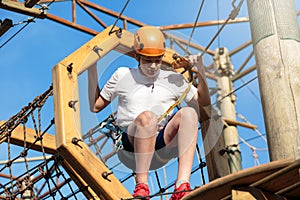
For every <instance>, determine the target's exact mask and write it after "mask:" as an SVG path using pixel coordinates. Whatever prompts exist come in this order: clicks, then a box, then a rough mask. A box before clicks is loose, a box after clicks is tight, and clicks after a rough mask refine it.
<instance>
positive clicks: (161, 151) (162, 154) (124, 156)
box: [118, 127, 178, 170]
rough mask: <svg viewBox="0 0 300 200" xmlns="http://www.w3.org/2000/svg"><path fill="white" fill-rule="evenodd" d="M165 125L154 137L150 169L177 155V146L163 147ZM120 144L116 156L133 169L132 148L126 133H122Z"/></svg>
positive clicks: (162, 164)
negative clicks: (120, 146) (153, 151)
mask: <svg viewBox="0 0 300 200" xmlns="http://www.w3.org/2000/svg"><path fill="white" fill-rule="evenodd" d="M164 131H165V127H164V128H163V129H162V130H160V131H159V133H158V135H157V137H156V143H155V153H154V155H153V158H152V161H151V165H150V170H154V169H158V168H160V167H162V166H164V165H165V164H167V163H168V162H169V160H171V159H172V158H175V157H177V155H178V150H177V147H174V148H172V149H167V148H164V147H165V146H166V143H165V141H164ZM122 145H123V149H122V150H119V151H118V157H119V159H120V161H121V162H122V163H123V164H124V165H125V166H127V167H128V168H130V169H133V170H135V157H134V153H133V152H134V148H133V146H132V145H131V143H130V142H129V139H128V135H127V133H125V132H123V133H122Z"/></svg>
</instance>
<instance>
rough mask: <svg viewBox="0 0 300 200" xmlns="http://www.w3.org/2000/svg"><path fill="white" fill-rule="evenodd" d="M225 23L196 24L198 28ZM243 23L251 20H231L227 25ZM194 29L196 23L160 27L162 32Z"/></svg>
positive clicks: (221, 21) (243, 18)
mask: <svg viewBox="0 0 300 200" xmlns="http://www.w3.org/2000/svg"><path fill="white" fill-rule="evenodd" d="M225 22H226V20H213V21H207V22H198V23H197V24H196V27H204V26H205V27H206V26H217V25H222V24H224V23H225ZM243 22H249V18H248V17H241V18H237V19H235V20H229V21H228V23H227V24H234V23H243ZM193 27H194V23H187V24H174V25H166V26H160V28H161V30H176V29H185V28H193Z"/></svg>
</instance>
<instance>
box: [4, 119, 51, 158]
mask: <svg viewBox="0 0 300 200" xmlns="http://www.w3.org/2000/svg"><path fill="white" fill-rule="evenodd" d="M4 123H5V121H1V122H0V124H1V125H2V124H4ZM25 131H26V147H29V146H30V145H32V144H33V143H34V142H35V140H36V138H35V137H36V131H35V130H33V129H31V128H26V129H25ZM4 141H6V142H7V140H4ZM10 143H11V144H14V145H17V146H20V147H24V128H23V126H18V127H16V128H15V129H14V130H13V131H12V134H11V136H10ZM43 147H44V150H45V152H46V153H49V154H56V153H57V152H56V144H55V136H54V135H52V134H50V133H45V134H44V135H43ZM31 149H34V150H36V151H42V147H41V142H39V141H38V142H36V143H35V144H34V145H33V146H32V148H31Z"/></svg>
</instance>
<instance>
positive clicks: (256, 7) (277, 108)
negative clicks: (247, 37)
mask: <svg viewBox="0 0 300 200" xmlns="http://www.w3.org/2000/svg"><path fill="white" fill-rule="evenodd" d="M247 3H248V12H249V19H250V25H251V34H252V40H253V46H254V53H255V59H256V63H257V73H258V80H259V86H260V93H261V97H262V105H263V111H264V118H265V125H266V132H267V139H268V146H269V154H270V159H271V161H274V160H280V159H284V158H292V159H298V158H300V43H299V42H300V31H299V27H298V23H297V14H296V10H295V4H294V0H264V1H254V0H247Z"/></svg>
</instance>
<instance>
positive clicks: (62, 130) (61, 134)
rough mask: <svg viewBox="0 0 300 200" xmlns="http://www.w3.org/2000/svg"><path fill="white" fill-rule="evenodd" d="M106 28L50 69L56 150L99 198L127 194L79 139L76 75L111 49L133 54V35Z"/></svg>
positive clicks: (166, 58)
mask: <svg viewBox="0 0 300 200" xmlns="http://www.w3.org/2000/svg"><path fill="white" fill-rule="evenodd" d="M111 29H112V27H108V28H107V29H105V30H104V31H102V32H101V33H99V34H98V35H97V36H95V37H94V38H93V39H91V40H90V41H89V42H87V43H86V44H84V45H83V46H82V47H80V48H79V49H77V50H76V51H75V52H73V53H72V54H71V55H69V56H68V57H66V58H65V59H63V60H62V61H61V62H59V63H58V64H57V65H56V66H55V67H54V68H53V93H54V115H55V127H56V148H57V151H58V152H59V153H60V154H61V155H62V156H63V157H64V159H66V160H67V162H68V163H70V165H71V166H72V167H73V168H74V170H75V171H76V172H77V173H78V174H79V175H81V177H82V178H83V179H84V181H85V182H86V183H88V184H89V186H90V187H91V188H92V190H93V191H94V192H95V193H96V195H97V196H98V197H100V198H101V199H121V198H130V197H131V194H130V193H129V192H128V191H127V190H126V188H125V187H124V186H123V185H122V184H121V183H120V182H119V180H118V179H117V178H116V177H115V176H114V175H110V176H109V180H107V179H104V178H103V177H102V176H101V174H102V173H103V172H108V171H109V169H108V168H107V167H106V166H105V164H104V163H102V162H101V161H100V159H98V158H97V157H96V155H95V154H94V153H93V152H92V151H91V150H90V149H89V147H88V146H87V145H86V144H85V143H84V142H81V141H80V138H81V135H82V134H81V128H80V127H81V125H80V106H79V103H78V101H79V92H78V91H79V89H78V76H79V75H80V74H81V73H82V72H84V71H85V70H87V69H88V68H89V67H90V66H91V65H92V64H94V63H95V62H97V61H98V60H99V59H101V58H103V57H104V56H105V55H106V54H107V53H109V52H110V51H112V50H116V51H118V52H121V53H124V54H127V55H128V56H134V51H133V34H132V33H131V32H129V31H126V30H121V29H119V28H118V27H115V28H114V30H115V31H111ZM174 53H175V52H174V51H172V50H170V49H167V52H166V54H165V56H164V58H163V62H164V63H165V64H167V65H171V63H172V62H173V58H172V56H173V54H174Z"/></svg>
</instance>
